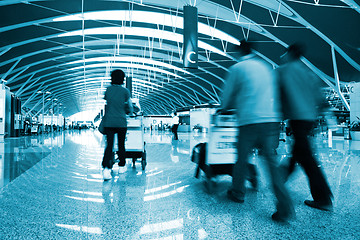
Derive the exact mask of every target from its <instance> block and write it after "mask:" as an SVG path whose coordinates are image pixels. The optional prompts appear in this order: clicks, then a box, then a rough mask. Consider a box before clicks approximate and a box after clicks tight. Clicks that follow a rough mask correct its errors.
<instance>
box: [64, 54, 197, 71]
mask: <svg viewBox="0 0 360 240" xmlns="http://www.w3.org/2000/svg"><path fill="white" fill-rule="evenodd" d="M84 62H109V65H111V63H112V62H138V63H147V64H151V65H157V66H161V67H165V68H170V69H173V70H175V71H179V72H183V73H186V74H191V73H190V72H188V71H186V70H184V69H182V68H179V67H176V66H174V65H171V64H168V63H164V62H160V61H156V60H152V59H149V58H141V57H96V58H88V59H85V60H78V61H74V62H69V63H66V64H69V65H71V64H77V63H84Z"/></svg>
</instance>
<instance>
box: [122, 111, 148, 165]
mask: <svg viewBox="0 0 360 240" xmlns="http://www.w3.org/2000/svg"><path fill="white" fill-rule="evenodd" d="M143 129H144V125H143V117H142V116H136V117H130V118H129V119H128V124H127V132H126V139H125V149H126V150H125V157H126V158H132V162H133V166H135V163H136V160H137V159H139V158H141V168H142V170H145V167H146V151H145V141H144V131H143Z"/></svg>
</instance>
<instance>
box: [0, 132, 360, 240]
mask: <svg viewBox="0 0 360 240" xmlns="http://www.w3.org/2000/svg"><path fill="white" fill-rule="evenodd" d="M144 138H145V141H146V152H147V162H148V165H147V166H146V169H145V170H144V171H142V169H141V164H140V161H138V162H136V164H135V166H132V161H131V159H128V161H127V164H126V167H125V168H124V169H123V171H122V172H120V173H118V168H119V167H114V169H113V173H112V176H113V178H112V179H111V180H110V181H107V182H104V181H103V179H102V175H101V161H102V156H103V152H104V147H105V140H104V138H103V136H102V135H101V134H100V133H98V132H97V131H95V130H85V131H81V132H79V131H65V132H63V133H59V134H56V135H52V136H51V135H48V136H32V137H20V138H16V139H5V141H4V142H3V143H0V155H1V158H0V161H1V165H0V184H1V185H0V189H1V190H0V212H1V214H0V222H1V225H0V239H131V240H132V239H359V230H360V222H359V219H360V208H359V206H360V144H359V143H358V142H355V141H349V140H344V139H341V138H339V137H337V138H334V139H332V142H331V147H329V141H328V139H327V138H326V137H324V136H320V135H319V136H316V137H315V138H314V139H313V142H314V146H315V151H316V157H317V159H319V162H320V163H321V166H322V168H323V171H324V172H325V174H326V176H327V179H328V182H329V185H330V186H331V189H332V191H333V194H334V210H333V212H323V211H320V210H316V209H312V208H309V207H307V206H305V205H304V203H303V201H304V200H305V199H311V195H310V191H309V187H308V182H307V178H306V176H305V174H304V172H303V171H302V169H300V168H297V169H296V170H295V172H294V174H293V175H292V176H291V177H290V179H289V182H288V183H287V186H288V189H289V191H290V193H291V198H292V200H293V202H294V205H295V211H296V218H295V219H293V220H291V221H289V222H288V223H287V224H277V223H274V222H273V221H272V220H271V214H272V213H273V212H274V211H275V202H274V196H273V193H272V191H271V187H270V184H269V181H268V173H267V171H266V168H265V166H264V165H265V164H264V161H263V160H262V159H261V158H260V157H258V156H255V157H254V159H253V160H254V162H255V163H256V165H257V166H258V170H259V181H260V185H259V189H258V191H252V190H251V189H250V188H249V191H248V192H247V195H246V197H245V202H244V203H243V204H238V203H234V202H231V201H229V200H228V199H227V197H226V191H227V189H228V188H229V187H230V185H231V177H230V176H227V175H224V176H218V177H216V178H215V179H213V181H214V188H213V192H212V193H211V194H209V193H208V192H207V190H206V188H205V184H204V182H205V177H204V174H202V175H201V178H200V179H196V178H195V177H194V173H195V168H196V164H194V163H193V162H191V160H190V157H191V152H192V149H193V147H194V146H195V145H196V144H197V143H199V142H204V141H205V142H207V141H209V140H208V138H207V136H206V134H196V135H194V134H190V133H179V139H180V140H178V141H174V140H172V136H171V134H170V133H168V132H165V133H164V132H156V131H153V132H146V133H145V135H144ZM290 146H291V139H287V141H286V142H280V146H279V148H278V156H279V160H280V159H282V160H283V161H285V160H286V159H287V158H288V157H289V149H290ZM249 187H250V185H249Z"/></svg>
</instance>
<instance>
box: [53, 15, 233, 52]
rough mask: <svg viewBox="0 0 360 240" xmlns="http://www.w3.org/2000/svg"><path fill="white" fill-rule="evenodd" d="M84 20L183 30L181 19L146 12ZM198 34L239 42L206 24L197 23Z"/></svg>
mask: <svg viewBox="0 0 360 240" xmlns="http://www.w3.org/2000/svg"><path fill="white" fill-rule="evenodd" d="M84 19H85V20H109V21H132V22H145V23H152V24H156V25H159V24H161V25H164V26H169V27H173V28H179V29H183V28H184V21H183V17H180V16H175V15H170V14H165V13H157V12H148V11H129V10H118V11H98V12H86V13H84ZM74 20H78V21H80V20H82V14H73V15H67V16H64V17H58V18H54V20H53V21H55V22H60V21H74ZM198 32H199V33H201V34H204V35H208V36H210V37H214V38H218V39H221V40H223V41H227V42H231V43H233V44H237V45H238V44H240V42H239V41H238V40H237V39H236V38H234V37H233V36H231V35H229V34H227V33H225V32H223V31H221V30H219V29H216V28H214V27H212V26H209V25H207V24H204V23H201V22H199V23H198Z"/></svg>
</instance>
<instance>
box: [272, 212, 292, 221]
mask: <svg viewBox="0 0 360 240" xmlns="http://www.w3.org/2000/svg"><path fill="white" fill-rule="evenodd" d="M290 218H291V214H287V215H282V214H280V213H279V212H278V211H276V212H275V213H274V214H273V215H271V219H272V220H273V221H275V222H281V223H285V222H287V221H288V220H289V219H290Z"/></svg>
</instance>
